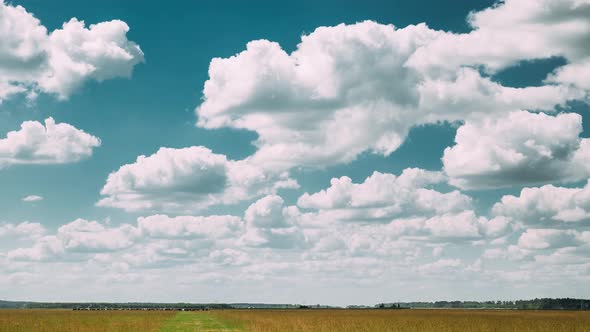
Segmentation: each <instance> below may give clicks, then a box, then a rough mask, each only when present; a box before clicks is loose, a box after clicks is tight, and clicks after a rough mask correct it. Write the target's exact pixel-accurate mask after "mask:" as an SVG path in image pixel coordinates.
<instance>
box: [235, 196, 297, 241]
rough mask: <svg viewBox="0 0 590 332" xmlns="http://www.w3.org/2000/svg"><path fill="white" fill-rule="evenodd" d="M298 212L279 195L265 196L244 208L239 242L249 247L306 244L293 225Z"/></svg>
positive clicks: (295, 225)
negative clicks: (243, 226)
mask: <svg viewBox="0 0 590 332" xmlns="http://www.w3.org/2000/svg"><path fill="white" fill-rule="evenodd" d="M297 216H298V212H297V211H296V208H294V207H285V206H284V201H283V199H282V198H280V197H279V196H276V195H269V196H265V197H263V198H261V199H259V200H258V201H256V202H254V203H252V205H250V206H249V207H248V209H247V210H246V213H245V215H244V219H245V221H246V233H245V234H244V235H243V236H242V237H241V239H240V242H241V243H243V244H245V245H247V246H252V247H270V248H276V249H290V248H299V247H303V246H305V241H306V239H305V236H304V234H303V232H302V230H301V229H300V228H299V225H297V224H295V220H296V218H297Z"/></svg>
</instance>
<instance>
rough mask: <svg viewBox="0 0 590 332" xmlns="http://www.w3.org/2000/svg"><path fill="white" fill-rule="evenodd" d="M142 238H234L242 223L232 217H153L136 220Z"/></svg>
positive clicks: (237, 218)
mask: <svg viewBox="0 0 590 332" xmlns="http://www.w3.org/2000/svg"><path fill="white" fill-rule="evenodd" d="M137 224H138V227H139V230H140V232H141V233H142V234H143V235H144V236H148V237H151V238H162V239H175V238H179V239H182V238H187V239H203V240H205V241H210V240H215V239H223V238H228V237H232V236H233V237H235V236H236V234H238V233H239V232H241V230H242V228H243V225H242V224H243V222H242V221H241V219H240V218H239V217H234V216H209V217H198V216H195V217H193V216H178V217H168V216H166V215H153V216H149V217H141V218H139V219H138V220H137Z"/></svg>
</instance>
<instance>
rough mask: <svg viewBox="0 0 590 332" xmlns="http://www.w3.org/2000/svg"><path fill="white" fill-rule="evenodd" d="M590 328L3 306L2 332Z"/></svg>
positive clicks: (521, 317)
mask: <svg viewBox="0 0 590 332" xmlns="http://www.w3.org/2000/svg"><path fill="white" fill-rule="evenodd" d="M9 331H10V332H29V331H31V332H32V331H34V332H98V331H100V332H111V331H115V332H116V331H125V332H134V331H138V332H139V331H141V332H151V331H153V332H193V331H194V332H198V331H209V332H213V331H223V332H238V331H240V332H242V331H244V332H247V331H249V332H275V331H276V332H279V331H280V332H295V331H297V332H312V331H313V332H352V331H354V332H381V331H383V332H398V331H400V332H401V331H403V332H418V331H420V332H422V331H424V332H434V331H436V332H455V331H456V332H476V331H477V332H516V331H518V332H533V331H534V332H590V311H585V312H580V311H516V310H220V311H209V312H188V311H187V312H173V311H71V310H0V332H9Z"/></svg>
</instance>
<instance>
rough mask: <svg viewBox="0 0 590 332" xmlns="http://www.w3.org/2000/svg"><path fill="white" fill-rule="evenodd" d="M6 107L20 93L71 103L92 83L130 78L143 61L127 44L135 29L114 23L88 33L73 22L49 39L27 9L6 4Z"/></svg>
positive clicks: (2, 88)
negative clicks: (78, 90) (51, 96)
mask: <svg viewBox="0 0 590 332" xmlns="http://www.w3.org/2000/svg"><path fill="white" fill-rule="evenodd" d="M0 22H2V25H1V26H0V40H1V41H2V42H0V77H2V78H1V79H0V101H1V100H2V99H6V98H9V97H10V96H11V95H14V94H17V93H28V95H29V97H34V96H35V95H36V94H37V92H45V93H52V94H56V95H58V97H59V98H62V99H64V98H67V97H68V96H69V95H70V94H71V93H72V92H73V91H74V90H75V89H76V88H78V87H80V86H81V85H82V84H83V83H84V82H85V81H87V80H91V79H92V80H97V81H102V80H105V79H110V78H115V77H129V76H130V75H131V71H132V69H133V67H134V66H135V65H136V64H138V63H140V62H142V61H143V52H142V51H141V49H140V48H139V46H138V45H137V44H135V43H133V42H131V41H129V40H127V37H126V33H127V32H128V31H129V27H128V26H127V24H126V23H125V22H122V21H119V20H113V21H109V22H102V23H98V24H94V25H90V26H89V27H88V28H86V27H85V25H84V22H83V21H78V20H77V19H76V18H72V19H71V20H70V21H68V22H66V23H64V24H63V27H62V28H61V29H56V30H54V31H53V32H51V33H49V32H48V31H47V29H46V28H45V27H44V26H43V25H42V24H41V22H40V21H39V20H38V19H37V18H35V17H34V16H33V15H32V14H31V13H29V12H27V11H26V9H25V8H23V7H22V6H12V5H10V4H7V3H5V2H4V1H0Z"/></svg>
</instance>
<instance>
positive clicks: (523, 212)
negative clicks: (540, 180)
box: [493, 184, 590, 227]
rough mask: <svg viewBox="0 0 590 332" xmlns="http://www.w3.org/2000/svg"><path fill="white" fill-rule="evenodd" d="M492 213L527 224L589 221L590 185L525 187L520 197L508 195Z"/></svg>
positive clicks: (497, 204) (551, 224)
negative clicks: (576, 186)
mask: <svg viewBox="0 0 590 332" xmlns="http://www.w3.org/2000/svg"><path fill="white" fill-rule="evenodd" d="M493 213H494V214H495V215H502V216H507V217H510V218H513V219H514V220H517V221H519V222H522V223H525V224H527V225H540V226H543V225H544V226H551V227H563V226H565V225H566V224H569V225H570V226H568V227H573V225H574V224H576V223H580V224H588V222H589V221H590V187H589V186H588V184H587V185H586V186H584V187H582V188H564V187H555V186H553V185H545V186H543V187H539V188H524V189H522V191H521V192H520V195H519V196H512V195H507V196H504V197H502V200H501V201H500V202H498V203H496V204H495V205H494V207H493Z"/></svg>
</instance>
